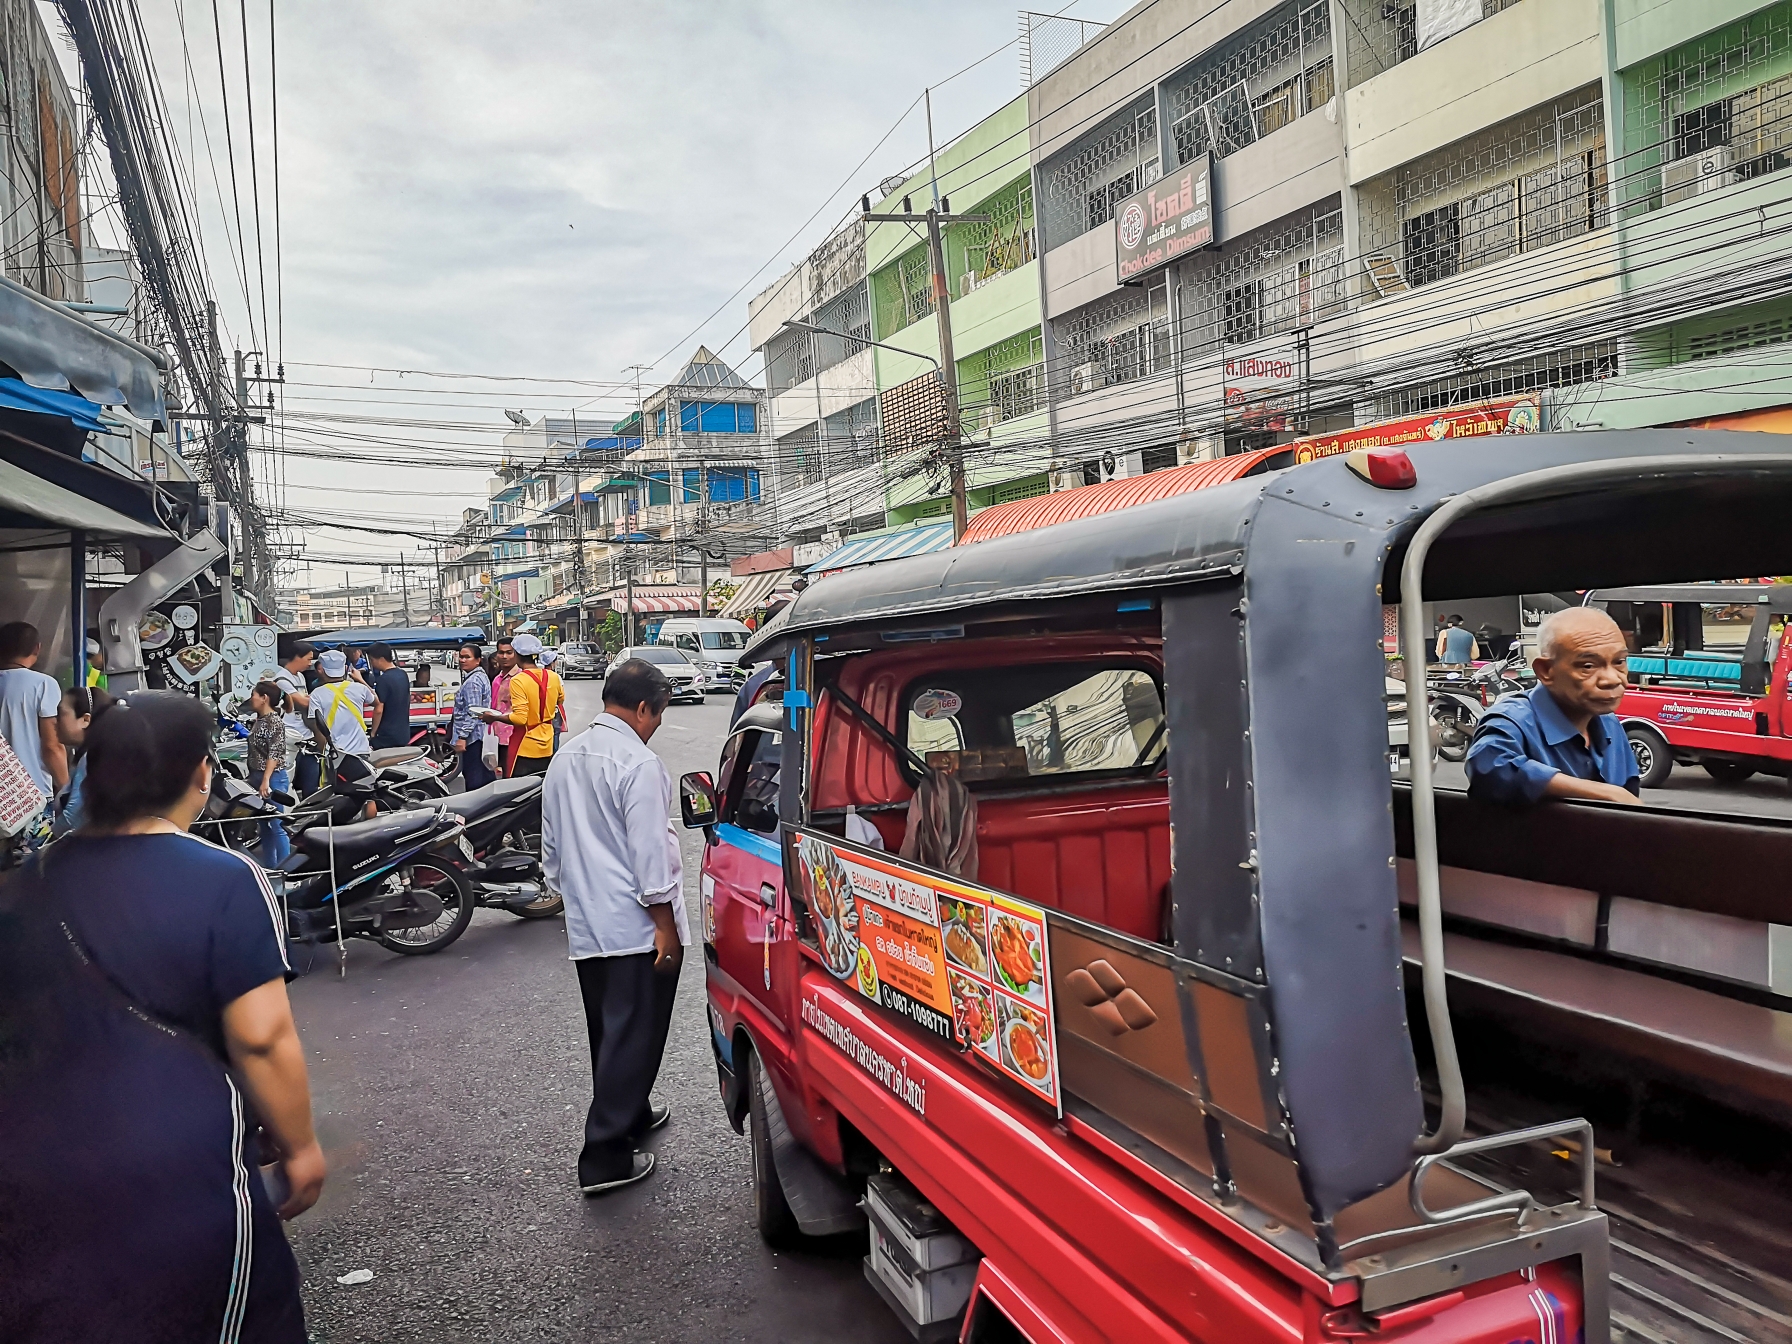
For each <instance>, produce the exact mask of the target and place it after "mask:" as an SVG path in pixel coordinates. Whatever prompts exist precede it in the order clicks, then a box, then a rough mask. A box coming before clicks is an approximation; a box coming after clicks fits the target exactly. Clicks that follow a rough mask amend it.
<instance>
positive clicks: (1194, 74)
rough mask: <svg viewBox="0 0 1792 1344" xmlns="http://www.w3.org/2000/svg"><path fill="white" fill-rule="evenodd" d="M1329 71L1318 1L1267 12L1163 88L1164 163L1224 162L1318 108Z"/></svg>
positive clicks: (1329, 84)
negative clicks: (1167, 152) (1211, 158)
mask: <svg viewBox="0 0 1792 1344" xmlns="http://www.w3.org/2000/svg"><path fill="white" fill-rule="evenodd" d="M1332 69H1333V67H1332V33H1331V19H1330V10H1329V7H1328V5H1327V4H1326V2H1325V0H1319V3H1312V2H1311V0H1308V2H1307V3H1304V4H1302V3H1294V4H1287V5H1283V6H1282V7H1281V8H1279V9H1277V10H1274V11H1272V12H1271V13H1270V14H1267V15H1265V16H1264V17H1263V18H1262V19H1260V20H1258V22H1256V23H1254V24H1252V25H1251V26H1250V27H1249V28H1247V29H1245V30H1244V31H1243V32H1241V33H1239V34H1238V35H1237V36H1236V37H1234V38H1232V39H1231V40H1230V41H1228V42H1224V43H1222V44H1221V45H1220V46H1218V47H1215V48H1214V49H1213V50H1212V51H1210V52H1208V53H1207V54H1206V55H1205V56H1203V57H1201V59H1200V60H1198V61H1196V62H1195V63H1194V64H1193V65H1192V66H1190V67H1188V68H1187V69H1186V70H1184V71H1183V72H1182V73H1180V74H1177V75H1172V76H1171V77H1170V78H1169V79H1168V80H1167V81H1165V84H1164V97H1165V103H1166V107H1167V108H1168V115H1169V117H1170V143H1171V147H1172V148H1171V157H1172V158H1173V159H1174V160H1175V162H1176V164H1177V165H1178V166H1180V165H1182V164H1185V163H1187V162H1188V161H1189V160H1190V159H1193V158H1195V157H1197V156H1198V155H1200V154H1204V153H1206V152H1207V151H1208V150H1212V151H1213V152H1214V153H1215V154H1217V155H1220V156H1222V157H1223V156H1225V155H1227V154H1231V153H1233V152H1234V151H1236V150H1240V149H1243V148H1244V147H1245V146H1246V145H1248V144H1250V143H1252V142H1253V141H1255V140H1257V139H1259V138H1260V137H1262V136H1265V135H1268V134H1269V133H1270V132H1271V131H1276V130H1280V129H1281V128H1282V127H1284V126H1286V125H1287V124H1288V123H1289V122H1291V121H1293V120H1295V119H1296V118H1297V117H1302V116H1305V115H1306V114H1307V113H1308V112H1311V111H1314V110H1315V109H1317V108H1321V107H1324V106H1325V104H1326V103H1328V102H1330V101H1331V97H1332V93H1333V91H1334V79H1333V74H1332Z"/></svg>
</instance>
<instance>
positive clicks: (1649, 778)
mask: <svg viewBox="0 0 1792 1344" xmlns="http://www.w3.org/2000/svg"><path fill="white" fill-rule="evenodd" d="M1624 736H1626V737H1628V738H1629V739H1630V750H1631V752H1632V753H1633V754H1634V755H1635V756H1636V771H1637V776H1638V778H1637V783H1638V785H1640V786H1641V787H1642V788H1645V789H1659V788H1660V787H1661V786H1662V785H1663V784H1665V783H1667V780H1668V775H1669V773H1670V772H1672V770H1673V768H1674V753H1673V752H1672V751H1670V750H1669V749H1668V744H1667V739H1666V738H1664V737H1663V736H1662V735H1661V734H1660V733H1658V732H1656V731H1655V730H1654V729H1653V728H1644V727H1643V726H1642V725H1640V724H1634V723H1633V724H1631V725H1630V727H1628V728H1626V729H1625V730H1624Z"/></svg>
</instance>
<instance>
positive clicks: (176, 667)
mask: <svg viewBox="0 0 1792 1344" xmlns="http://www.w3.org/2000/svg"><path fill="white" fill-rule="evenodd" d="M167 666H168V670H169V671H170V672H172V673H174V675H175V676H177V677H179V678H180V679H181V680H182V681H184V682H186V683H187V684H188V685H189V686H191V685H193V684H195V683H197V682H201V681H204V680H205V679H206V678H207V677H213V676H216V675H217V674H218V672H219V670H220V669H221V668H222V667H223V666H224V660H223V659H222V658H220V657H219V656H218V652H217V650H216V649H214V648H212V647H211V646H210V645H209V644H188V645H186V646H185V647H183V648H180V649H176V650H175V651H174V654H173V656H172V657H170V658H169V659H168V664H167Z"/></svg>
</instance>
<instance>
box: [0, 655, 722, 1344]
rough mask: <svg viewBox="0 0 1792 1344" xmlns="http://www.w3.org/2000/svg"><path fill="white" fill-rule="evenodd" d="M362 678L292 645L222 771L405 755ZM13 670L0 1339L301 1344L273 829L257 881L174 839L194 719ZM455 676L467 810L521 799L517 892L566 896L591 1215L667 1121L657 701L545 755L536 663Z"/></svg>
mask: <svg viewBox="0 0 1792 1344" xmlns="http://www.w3.org/2000/svg"><path fill="white" fill-rule="evenodd" d="M367 653H368V664H369V672H370V673H371V676H365V675H362V674H360V673H359V672H358V671H357V670H356V669H354V668H352V667H351V665H350V663H349V660H348V658H347V656H346V655H345V654H344V653H343V652H342V651H341V650H336V649H327V650H323V651H321V652H320V651H318V650H316V649H314V648H312V647H310V646H308V645H305V644H295V645H293V646H292V647H291V648H290V649H289V650H288V651H287V655H286V657H284V658H283V659H282V662H281V667H280V669H279V671H278V672H277V673H276V674H275V675H273V676H272V677H270V678H268V679H266V680H262V681H260V682H258V683H257V684H256V685H255V686H254V688H253V689H252V691H251V692H250V695H249V697H248V702H247V706H248V708H249V710H250V711H251V712H252V713H253V715H254V719H253V723H252V725H251V727H250V729H249V734H248V744H247V774H248V779H249V782H250V784H251V785H252V786H253V787H254V788H255V789H256V790H257V791H258V792H259V793H260V794H261V795H262V796H263V797H264V798H265V797H268V796H269V795H270V794H275V793H278V794H281V795H285V794H287V793H288V791H289V789H290V788H291V786H292V785H293V783H294V782H295V780H296V782H297V787H298V790H299V791H300V792H301V793H303V792H307V791H308V790H309V789H312V788H315V787H316V785H317V782H318V767H317V754H316V753H313V752H310V751H298V750H296V749H297V748H298V747H300V746H301V745H304V744H310V745H314V746H315V747H317V748H318V749H319V750H320V751H322V750H324V749H326V748H327V749H328V750H329V751H333V752H335V753H337V754H339V755H341V756H347V757H355V758H363V759H364V758H365V757H367V756H368V755H370V754H371V752H372V751H373V750H374V749H376V748H377V747H378V746H379V745H381V744H382V742H393V741H396V740H399V738H400V734H402V735H403V737H404V738H408V736H409V702H410V696H409V683H408V681H407V680H406V678H405V673H404V671H403V670H402V669H401V668H399V667H398V666H397V665H396V663H395V661H394V659H393V657H392V652H391V650H390V649H389V648H386V647H384V646H378V645H376V646H374V647H373V648H370V649H369V650H368V651H367ZM40 655H41V640H40V638H39V636H38V632H37V631H36V630H34V629H33V628H32V627H30V626H29V625H25V624H23V623H14V624H12V625H7V626H3V627H0V736H3V738H4V742H5V744H6V746H7V749H8V750H9V751H10V753H11V755H12V757H14V758H15V759H16V761H17V763H18V765H19V766H20V767H21V769H22V770H23V772H24V773H25V776H26V777H27V778H28V779H29V780H30V781H31V783H32V785H33V786H34V787H36V788H38V789H39V790H40V791H41V792H42V793H43V794H44V795H45V797H46V798H47V799H48V800H49V801H48V804H47V806H46V809H45V812H46V816H47V829H46V843H43V844H39V845H35V846H33V847H32V848H31V849H30V851H29V854H28V857H27V858H26V860H25V862H24V864H23V866H22V867H21V868H20V869H19V870H18V871H17V872H15V873H13V874H12V875H11V876H10V877H9V878H8V880H6V881H4V883H0V1038H3V1039H0V1046H4V1048H0V1134H4V1135H5V1136H6V1138H5V1141H4V1142H0V1283H4V1284H6V1285H7V1289H6V1291H5V1292H3V1293H0V1339H6V1340H9V1341H11V1340H19V1341H40V1340H41V1341H48V1340H52V1339H54V1340H63V1339H125V1338H131V1339H154V1340H170V1341H173V1340H188V1339H201V1338H205V1339H211V1338H219V1339H227V1340H238V1341H243V1340H258V1341H279V1342H280V1344H299V1341H303V1340H304V1339H306V1331H305V1324H304V1315H303V1310H302V1306H301V1303H300V1296H299V1287H300V1276H299V1272H298V1268H297V1265H296V1263H295V1261H294V1258H293V1255H292V1252H291V1250H290V1248H289V1247H288V1245H287V1242H286V1238H285V1233H284V1230H283V1227H282V1223H283V1221H284V1220H287V1219H291V1218H294V1217H297V1216H298V1215H300V1214H301V1213H303V1212H304V1211H305V1210H306V1209H308V1208H309V1207H311V1205H312V1204H313V1203H314V1202H315V1201H316V1200H317V1198H318V1196H319V1194H320V1192H321V1190H322V1187H323V1183H324V1177H325V1169H326V1164H325V1159H324V1154H323V1151H322V1149H321V1147H320V1146H319V1144H318V1141H317V1137H316V1135H315V1132H314V1130H313V1126H312V1118H311V1103H310V1091H309V1083H308V1079H307V1073H306V1066H305V1058H304V1053H303V1049H302V1047H301V1045H300V1041H299V1036H298V1032H297V1028H296V1026H295V1025H294V1021H293V1016H292V1010H291V1006H290V1003H289V1000H288V998H287V990H286V985H287V981H288V980H289V979H291V978H292V972H291V970H290V968H289V964H288V960H287V956H286V936H287V930H286V927H285V919H284V915H283V912H282V909H281V906H280V903H279V901H278V900H277V898H276V897H275V895H274V891H273V888H272V887H271V886H270V883H269V880H268V876H267V871H266V869H265V868H264V867H263V865H267V866H268V867H274V866H277V865H278V864H279V863H280V862H281V860H282V859H284V857H285V856H286V854H287V852H288V843H289V842H288V839H287V836H286V833H285V830H284V827H283V826H281V825H280V824H279V823H278V822H277V821H272V822H268V823H265V824H264V828H263V833H262V839H261V843H260V845H259V850H260V855H259V857H260V862H259V863H258V862H256V861H255V859H253V858H251V857H249V856H248V855H245V854H243V853H240V852H236V851H233V850H230V849H227V848H224V847H222V846H220V845H216V844H213V843H211V842H209V841H207V840H204V839H201V838H199V837H198V836H197V835H195V834H194V833H193V832H192V830H191V828H192V827H193V825H194V823H195V822H196V821H197V820H198V819H199V818H200V817H201V815H202V814H203V811H204V808H205V804H206V801H207V799H208V797H209V795H210V791H211V785H212V771H213V769H214V764H215V756H214V734H215V726H216V725H215V722H214V719H213V716H212V712H211V711H210V709H209V708H208V707H207V706H205V705H204V704H202V703H201V702H200V701H199V700H198V699H196V698H194V697H192V696H189V695H185V694H181V693H177V692H172V691H153V690H151V691H134V692H131V693H130V694H128V695H125V696H122V697H119V698H116V699H115V698H114V697H113V696H111V695H110V694H109V693H108V692H107V691H106V690H104V689H102V688H101V687H99V686H98V685H83V686H77V687H74V688H71V689H68V690H63V689H62V688H60V687H59V686H58V685H57V683H56V682H55V680H54V679H52V678H51V677H49V676H47V675H45V674H44V673H42V672H39V671H37V670H35V664H36V662H37V660H38V658H39V657H40ZM458 661H459V663H460V670H461V673H462V678H461V683H460V687H459V690H458V693H457V695H456V697H455V703H454V718H453V726H452V729H451V732H452V738H453V746H454V749H455V751H456V752H457V753H459V755H460V759H461V761H462V769H463V773H464V775H465V786H466V787H467V788H468V789H473V788H478V787H481V786H482V785H483V784H484V783H486V782H487V781H488V780H490V779H492V778H494V777H497V776H500V775H503V776H510V777H520V776H529V775H537V776H541V777H542V778H543V798H542V865H543V874H544V877H545V880H546V882H547V883H548V885H549V886H550V887H551V888H552V889H553V890H555V891H557V892H559V893H560V894H562V895H563V897H564V899H565V904H566V931H567V940H568V955H569V958H570V959H571V960H572V962H573V964H574V969H575V974H576V977H577V982H578V985H579V991H580V995H581V998H582V1000H583V1006H584V1012H585V1019H586V1035H587V1041H588V1046H589V1052H590V1057H591V1072H592V1100H591V1103H590V1106H589V1108H588V1111H587V1114H586V1118H585V1127H584V1136H583V1142H582V1147H581V1148H580V1150H579V1152H578V1155H577V1158H576V1161H575V1162H574V1163H573V1164H572V1170H573V1172H574V1173H575V1174H576V1181H577V1184H578V1186H579V1188H580V1189H581V1191H583V1192H584V1193H585V1194H587V1195H598V1194H603V1193H606V1192H608V1191H611V1190H615V1189H618V1188H621V1187H623V1186H626V1185H628V1184H631V1183H633V1182H635V1181H638V1180H640V1179H642V1178H643V1177H645V1176H647V1175H648V1174H649V1173H650V1172H651V1171H652V1170H653V1166H654V1158H653V1155H652V1154H651V1153H647V1152H644V1151H642V1148H641V1145H642V1142H643V1140H644V1138H645V1136H646V1135H647V1134H648V1133H649V1132H650V1131H652V1130H655V1129H657V1128H659V1127H660V1126H662V1125H664V1124H666V1123H667V1121H668V1120H669V1118H670V1114H671V1113H670V1108H669V1107H667V1106H664V1105H659V1104H656V1103H655V1102H654V1101H653V1098H652V1089H653V1086H654V1083H655V1080H656V1078H657V1076H658V1072H659V1068H660V1063H661V1059H662V1057H663V1054H664V1051H665V1046H666V1039H667V1034H668V1031H669V1028H670V1024H671V1016H672V1007H673V1001H674V997H675V995H676V991H677V984H678V974H679V970H680V967H681V966H682V964H683V958H684V949H685V947H686V946H688V944H689V943H690V929H689V925H688V919H687V916H686V912H685V905H684V900H683V869H682V864H681V860H680V855H679V845H678V838H677V835H676V833H675V832H674V830H673V827H672V822H671V816H672V801H673V788H672V780H671V776H670V774H669V773H668V772H667V770H666V767H665V765H664V763H663V762H662V761H661V759H660V757H659V756H658V755H657V754H656V753H655V752H654V751H653V750H651V748H650V747H649V745H648V743H649V741H650V739H651V738H652V737H653V735H654V733H655V731H656V730H657V729H658V727H659V725H660V722H661V720H662V718H663V716H664V714H665V711H666V707H667V705H668V704H669V703H670V700H671V697H672V686H671V684H670V683H669V682H668V681H667V679H666V677H665V676H664V674H663V673H662V672H661V671H660V670H659V668H657V667H656V666H654V665H653V664H651V663H647V662H643V661H640V660H630V661H626V662H624V663H621V664H619V665H618V666H617V667H615V668H612V669H611V670H610V673H609V675H608V677H607V679H606V681H605V684H604V690H603V702H604V704H603V712H602V713H600V714H599V715H598V716H597V717H596V718H595V719H594V720H593V722H592V723H591V725H590V726H589V728H588V729H587V730H586V731H584V732H583V733H580V734H579V735H578V736H576V737H571V738H569V739H566V741H565V743H564V746H563V745H562V739H563V737H564V735H565V733H566V716H565V691H564V687H563V686H562V684H561V681H560V678H559V676H558V675H556V674H555V672H554V671H553V668H552V662H553V656H552V651H551V650H547V649H544V648H543V647H542V644H541V642H540V641H539V640H538V639H536V638H535V637H534V636H532V635H527V634H522V635H517V636H515V637H514V638H507V639H504V640H501V641H500V642H499V644H498V647H497V649H496V651H495V652H494V653H493V654H492V655H491V657H490V658H483V657H482V653H481V650H480V648H479V647H478V646H477V645H472V644H469V645H465V646H463V647H462V648H461V649H459V650H458ZM369 718H370V719H371V720H372V729H371V733H370V732H369V729H368V725H367V720H368V719H369ZM394 725H397V726H396V727H395V726H394ZM326 754H327V753H326ZM307 762H309V772H310V773H309V777H308V776H307ZM49 840H53V841H54V843H48V841H49Z"/></svg>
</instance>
